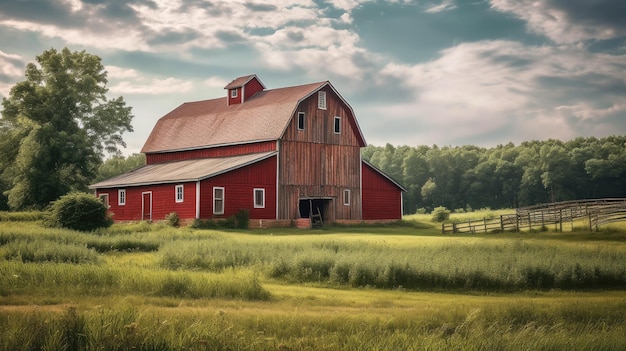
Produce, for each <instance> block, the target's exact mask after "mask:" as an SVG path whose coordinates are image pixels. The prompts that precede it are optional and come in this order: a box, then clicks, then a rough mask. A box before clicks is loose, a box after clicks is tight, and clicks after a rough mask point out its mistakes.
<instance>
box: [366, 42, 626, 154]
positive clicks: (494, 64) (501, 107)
mask: <svg viewBox="0 0 626 351" xmlns="http://www.w3.org/2000/svg"><path fill="white" fill-rule="evenodd" d="M625 59H626V57H624V56H622V57H614V56H609V55H601V54H591V53H588V52H586V51H584V50H582V49H579V48H573V47H556V48H554V47H528V46H524V45H522V44H520V43H516V42H508V41H482V42H475V43H466V44H461V45H458V46H455V47H452V48H449V49H446V50H444V51H442V53H441V57H440V58H439V59H437V60H434V61H431V62H428V63H423V64H415V65H408V64H404V65H400V64H393V63H392V64H388V65H387V66H386V67H385V68H384V69H383V70H382V71H381V79H384V78H385V77H388V78H392V79H393V80H396V81H400V82H401V85H402V87H401V88H403V89H409V90H411V91H413V92H414V99H413V100H412V101H409V102H406V103H400V104H394V105H392V106H380V107H379V108H378V109H379V112H378V113H380V114H385V115H386V116H387V117H388V118H395V119H396V120H397V122H396V123H395V124H397V125H402V126H403V127H402V128H404V129H412V130H413V131H414V132H413V134H412V135H411V134H409V133H406V132H403V131H402V130H397V134H398V135H405V137H407V138H413V139H414V140H416V141H418V142H419V143H420V144H421V143H423V142H422V141H426V140H428V141H430V142H433V143H436V140H457V141H461V140H470V139H472V138H480V136H481V135H485V136H487V135H488V136H489V137H490V138H493V135H494V134H498V133H500V134H505V135H506V136H508V138H510V139H513V140H512V141H514V142H520V141H523V140H530V139H536V138H546V137H552V138H560V139H564V140H566V139H569V138H572V137H575V136H578V135H580V134H586V133H588V132H589V131H587V130H582V129H581V128H582V127H581V126H583V124H584V126H587V125H588V124H596V125H597V126H596V127H595V128H598V129H599V128H602V127H601V125H603V124H604V122H603V120H604V118H605V117H608V116H611V115H612V116H615V115H616V114H618V113H622V114H623V113H624V110H625V108H624V106H626V96H623V95H619V94H617V93H614V94H610V93H605V91H604V89H607V87H606V86H607V85H610V83H611V82H607V81H606V80H610V79H611V77H615V76H617V77H620V76H621V77H624V78H625V79H626V75H625V74H624V73H623V72H622V69H621V68H620V62H622V63H623V62H624V60H625ZM589 77H595V78H589ZM594 79H595V80H594ZM552 80H554V81H556V82H557V83H553V84H554V85H551V83H550V81H552ZM564 90H567V91H566V92H564ZM607 91H608V90H607ZM564 94H565V95H567V96H566V97H564V96H563V95H564ZM568 100H571V101H573V102H575V104H573V105H571V106H569V105H568V106H564V105H563V101H568ZM603 104H609V106H611V107H609V108H606V107H599V106H601V105H603ZM581 123H583V124H581ZM503 136H504V135H503ZM485 141H489V142H491V140H485ZM507 141H509V140H505V141H503V142H507ZM476 143H478V142H476ZM426 144H428V142H426Z"/></svg>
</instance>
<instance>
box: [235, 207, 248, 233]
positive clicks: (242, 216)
mask: <svg viewBox="0 0 626 351" xmlns="http://www.w3.org/2000/svg"><path fill="white" fill-rule="evenodd" d="M235 218H236V219H237V228H240V229H248V224H249V223H250V210H248V209H246V208H242V209H241V210H239V211H237V214H235Z"/></svg>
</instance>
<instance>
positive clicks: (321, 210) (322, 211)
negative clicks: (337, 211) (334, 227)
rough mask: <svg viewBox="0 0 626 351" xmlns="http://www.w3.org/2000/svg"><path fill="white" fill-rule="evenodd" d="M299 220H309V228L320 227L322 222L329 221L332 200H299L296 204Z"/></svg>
mask: <svg viewBox="0 0 626 351" xmlns="http://www.w3.org/2000/svg"><path fill="white" fill-rule="evenodd" d="M298 205H299V206H298V207H299V209H300V218H309V219H310V220H311V226H313V227H315V226H322V225H324V222H325V221H327V220H330V219H331V218H330V214H331V213H332V212H331V205H332V199H325V198H306V199H300V203H299V204H298Z"/></svg>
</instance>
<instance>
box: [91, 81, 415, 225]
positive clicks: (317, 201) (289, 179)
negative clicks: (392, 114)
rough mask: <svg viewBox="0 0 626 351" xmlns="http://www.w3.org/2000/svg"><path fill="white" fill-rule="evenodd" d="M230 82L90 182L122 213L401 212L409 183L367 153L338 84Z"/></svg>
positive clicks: (273, 218)
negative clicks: (127, 164) (365, 157)
mask: <svg viewBox="0 0 626 351" xmlns="http://www.w3.org/2000/svg"><path fill="white" fill-rule="evenodd" d="M225 89H226V91H227V96H225V97H222V98H217V99H211V100H203V101H197V102H189V103H184V104H182V105H180V106H179V107H177V108H176V109H174V110H173V111H171V112H170V113H168V114H166V115H165V116H163V117H162V118H161V119H159V121H158V122H157V124H156V125H155V127H154V129H153V130H152V133H151V134H150V136H149V137H148V140H147V141H146V143H145V145H144V147H143V149H142V151H141V152H143V153H145V154H146V165H145V166H143V167H140V168H138V169H136V170H134V171H131V172H129V173H125V174H122V175H120V176H117V177H114V178H111V179H108V180H105V181H102V182H99V183H96V184H92V185H91V186H90V188H92V189H94V190H95V192H96V195H97V196H99V197H100V198H102V199H103V201H105V202H106V203H107V204H108V206H109V209H110V212H111V213H112V214H113V218H114V220H116V221H134V220H163V219H164V218H165V216H166V215H167V214H169V213H172V212H176V213H177V214H178V216H179V217H180V218H181V219H183V220H192V219H195V218H200V219H208V218H226V217H229V216H232V215H234V214H235V213H237V212H238V211H239V210H241V209H248V210H249V211H250V219H251V220H250V224H251V226H271V225H291V224H293V223H294V221H296V220H299V219H302V218H305V219H308V220H309V222H310V220H311V219H316V220H317V219H320V218H321V219H322V221H323V222H331V223H332V222H361V221H384V220H399V219H401V218H402V192H403V191H405V189H404V188H403V187H402V186H401V185H400V184H398V183H397V182H396V181H394V180H393V179H391V178H390V177H388V176H387V175H385V174H384V173H383V172H381V171H380V170H378V169H376V168H375V167H373V166H372V165H370V164H369V163H367V162H364V161H362V160H361V152H360V150H361V148H362V147H364V146H365V145H366V143H365V139H364V137H363V134H362V132H361V129H360V128H359V124H358V123H357V120H356V117H355V115H354V111H353V110H352V107H350V105H349V104H348V103H347V102H346V101H345V99H344V98H343V97H342V96H341V95H340V94H339V93H338V92H337V90H335V88H334V87H333V86H332V84H330V82H328V81H325V82H319V83H312V84H306V85H300V86H293V87H286V88H279V89H269V90H268V89H266V88H265V86H264V85H263V83H262V82H261V81H260V80H259V79H258V77H257V76H256V75H250V76H245V77H240V78H237V79H235V80H234V81H232V82H231V83H229V84H228V85H227V86H226V87H225ZM298 222H302V220H299V221H298Z"/></svg>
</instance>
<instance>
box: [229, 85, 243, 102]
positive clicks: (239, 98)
mask: <svg viewBox="0 0 626 351" xmlns="http://www.w3.org/2000/svg"><path fill="white" fill-rule="evenodd" d="M231 90H232V89H228V90H226V94H227V99H228V105H235V104H240V103H241V87H239V88H237V97H236V98H232V97H230V91H231Z"/></svg>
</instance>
